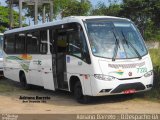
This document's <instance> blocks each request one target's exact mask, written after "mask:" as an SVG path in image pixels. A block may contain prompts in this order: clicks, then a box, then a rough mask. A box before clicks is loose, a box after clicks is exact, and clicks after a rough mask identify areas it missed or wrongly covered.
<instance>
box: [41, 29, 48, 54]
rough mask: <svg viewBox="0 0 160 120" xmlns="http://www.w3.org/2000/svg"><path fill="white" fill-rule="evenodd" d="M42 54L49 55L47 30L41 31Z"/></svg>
mask: <svg viewBox="0 0 160 120" xmlns="http://www.w3.org/2000/svg"><path fill="white" fill-rule="evenodd" d="M40 41H41V42H40V53H42V54H46V53H47V30H43V31H40Z"/></svg>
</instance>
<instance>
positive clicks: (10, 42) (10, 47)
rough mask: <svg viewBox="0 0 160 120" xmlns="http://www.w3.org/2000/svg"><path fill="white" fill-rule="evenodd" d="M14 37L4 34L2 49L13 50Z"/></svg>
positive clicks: (9, 51) (8, 51)
mask: <svg viewBox="0 0 160 120" xmlns="http://www.w3.org/2000/svg"><path fill="white" fill-rule="evenodd" d="M14 46H15V39H14V36H6V39H5V46H4V50H5V52H6V53H14V52H15V47H14Z"/></svg>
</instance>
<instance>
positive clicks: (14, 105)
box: [0, 79, 160, 114]
mask: <svg viewBox="0 0 160 120" xmlns="http://www.w3.org/2000/svg"><path fill="white" fill-rule="evenodd" d="M20 96H28V97H35V96H39V97H46V96H49V97H50V98H51V99H49V100H46V103H23V100H21V99H19V98H20ZM0 113H1V114H3V113H13V114H30V113H31V114H34V113H35V114H44V113H45V114H46V113H47V114H51V113H54V114H87V113H89V114H92V113H96V114H98V113H101V114H103V113H104V114H110V113H139V114H140V113H159V114H160V102H155V101H149V100H145V99H144V98H143V94H142V95H141V94H140V95H133V96H124V95H119V96H106V97H96V98H93V100H92V102H91V103H90V104H87V105H83V104H79V103H77V102H76V101H75V100H74V98H73V96H72V94H71V93H69V92H64V91H56V92H53V91H49V90H44V89H43V88H40V87H34V88H32V89H31V90H23V89H21V88H20V86H19V84H18V83H16V82H13V81H11V80H8V79H1V80H0Z"/></svg>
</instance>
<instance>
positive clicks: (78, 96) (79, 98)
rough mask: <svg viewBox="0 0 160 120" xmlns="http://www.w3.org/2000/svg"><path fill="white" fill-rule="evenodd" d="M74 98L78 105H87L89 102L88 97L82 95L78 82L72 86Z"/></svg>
mask: <svg viewBox="0 0 160 120" xmlns="http://www.w3.org/2000/svg"><path fill="white" fill-rule="evenodd" d="M74 98H75V99H76V100H77V102H79V103H83V104H87V103H89V102H90V97H89V96H86V95H83V92H82V86H81V83H80V82H79V81H78V82H76V84H75V86H74Z"/></svg>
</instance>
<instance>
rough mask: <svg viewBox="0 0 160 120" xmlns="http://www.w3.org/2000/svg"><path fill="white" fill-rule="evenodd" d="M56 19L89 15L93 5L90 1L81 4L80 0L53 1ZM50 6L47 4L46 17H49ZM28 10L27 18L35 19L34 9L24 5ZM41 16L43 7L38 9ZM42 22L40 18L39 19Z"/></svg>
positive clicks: (86, 0)
mask: <svg viewBox="0 0 160 120" xmlns="http://www.w3.org/2000/svg"><path fill="white" fill-rule="evenodd" d="M53 7H54V8H53V13H54V18H56V17H57V15H59V14H61V16H62V17H66V16H71V15H89V12H90V8H91V3H90V2H89V0H85V1H84V2H83V1H82V2H80V1H78V0H53ZM49 8H50V6H49V5H47V4H46V16H49V11H50V9H49ZM24 9H26V10H27V14H26V16H27V17H31V18H34V7H33V6H27V5H24ZM38 11H39V15H40V16H42V6H39V8H38ZM39 20H40V17H39Z"/></svg>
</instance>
